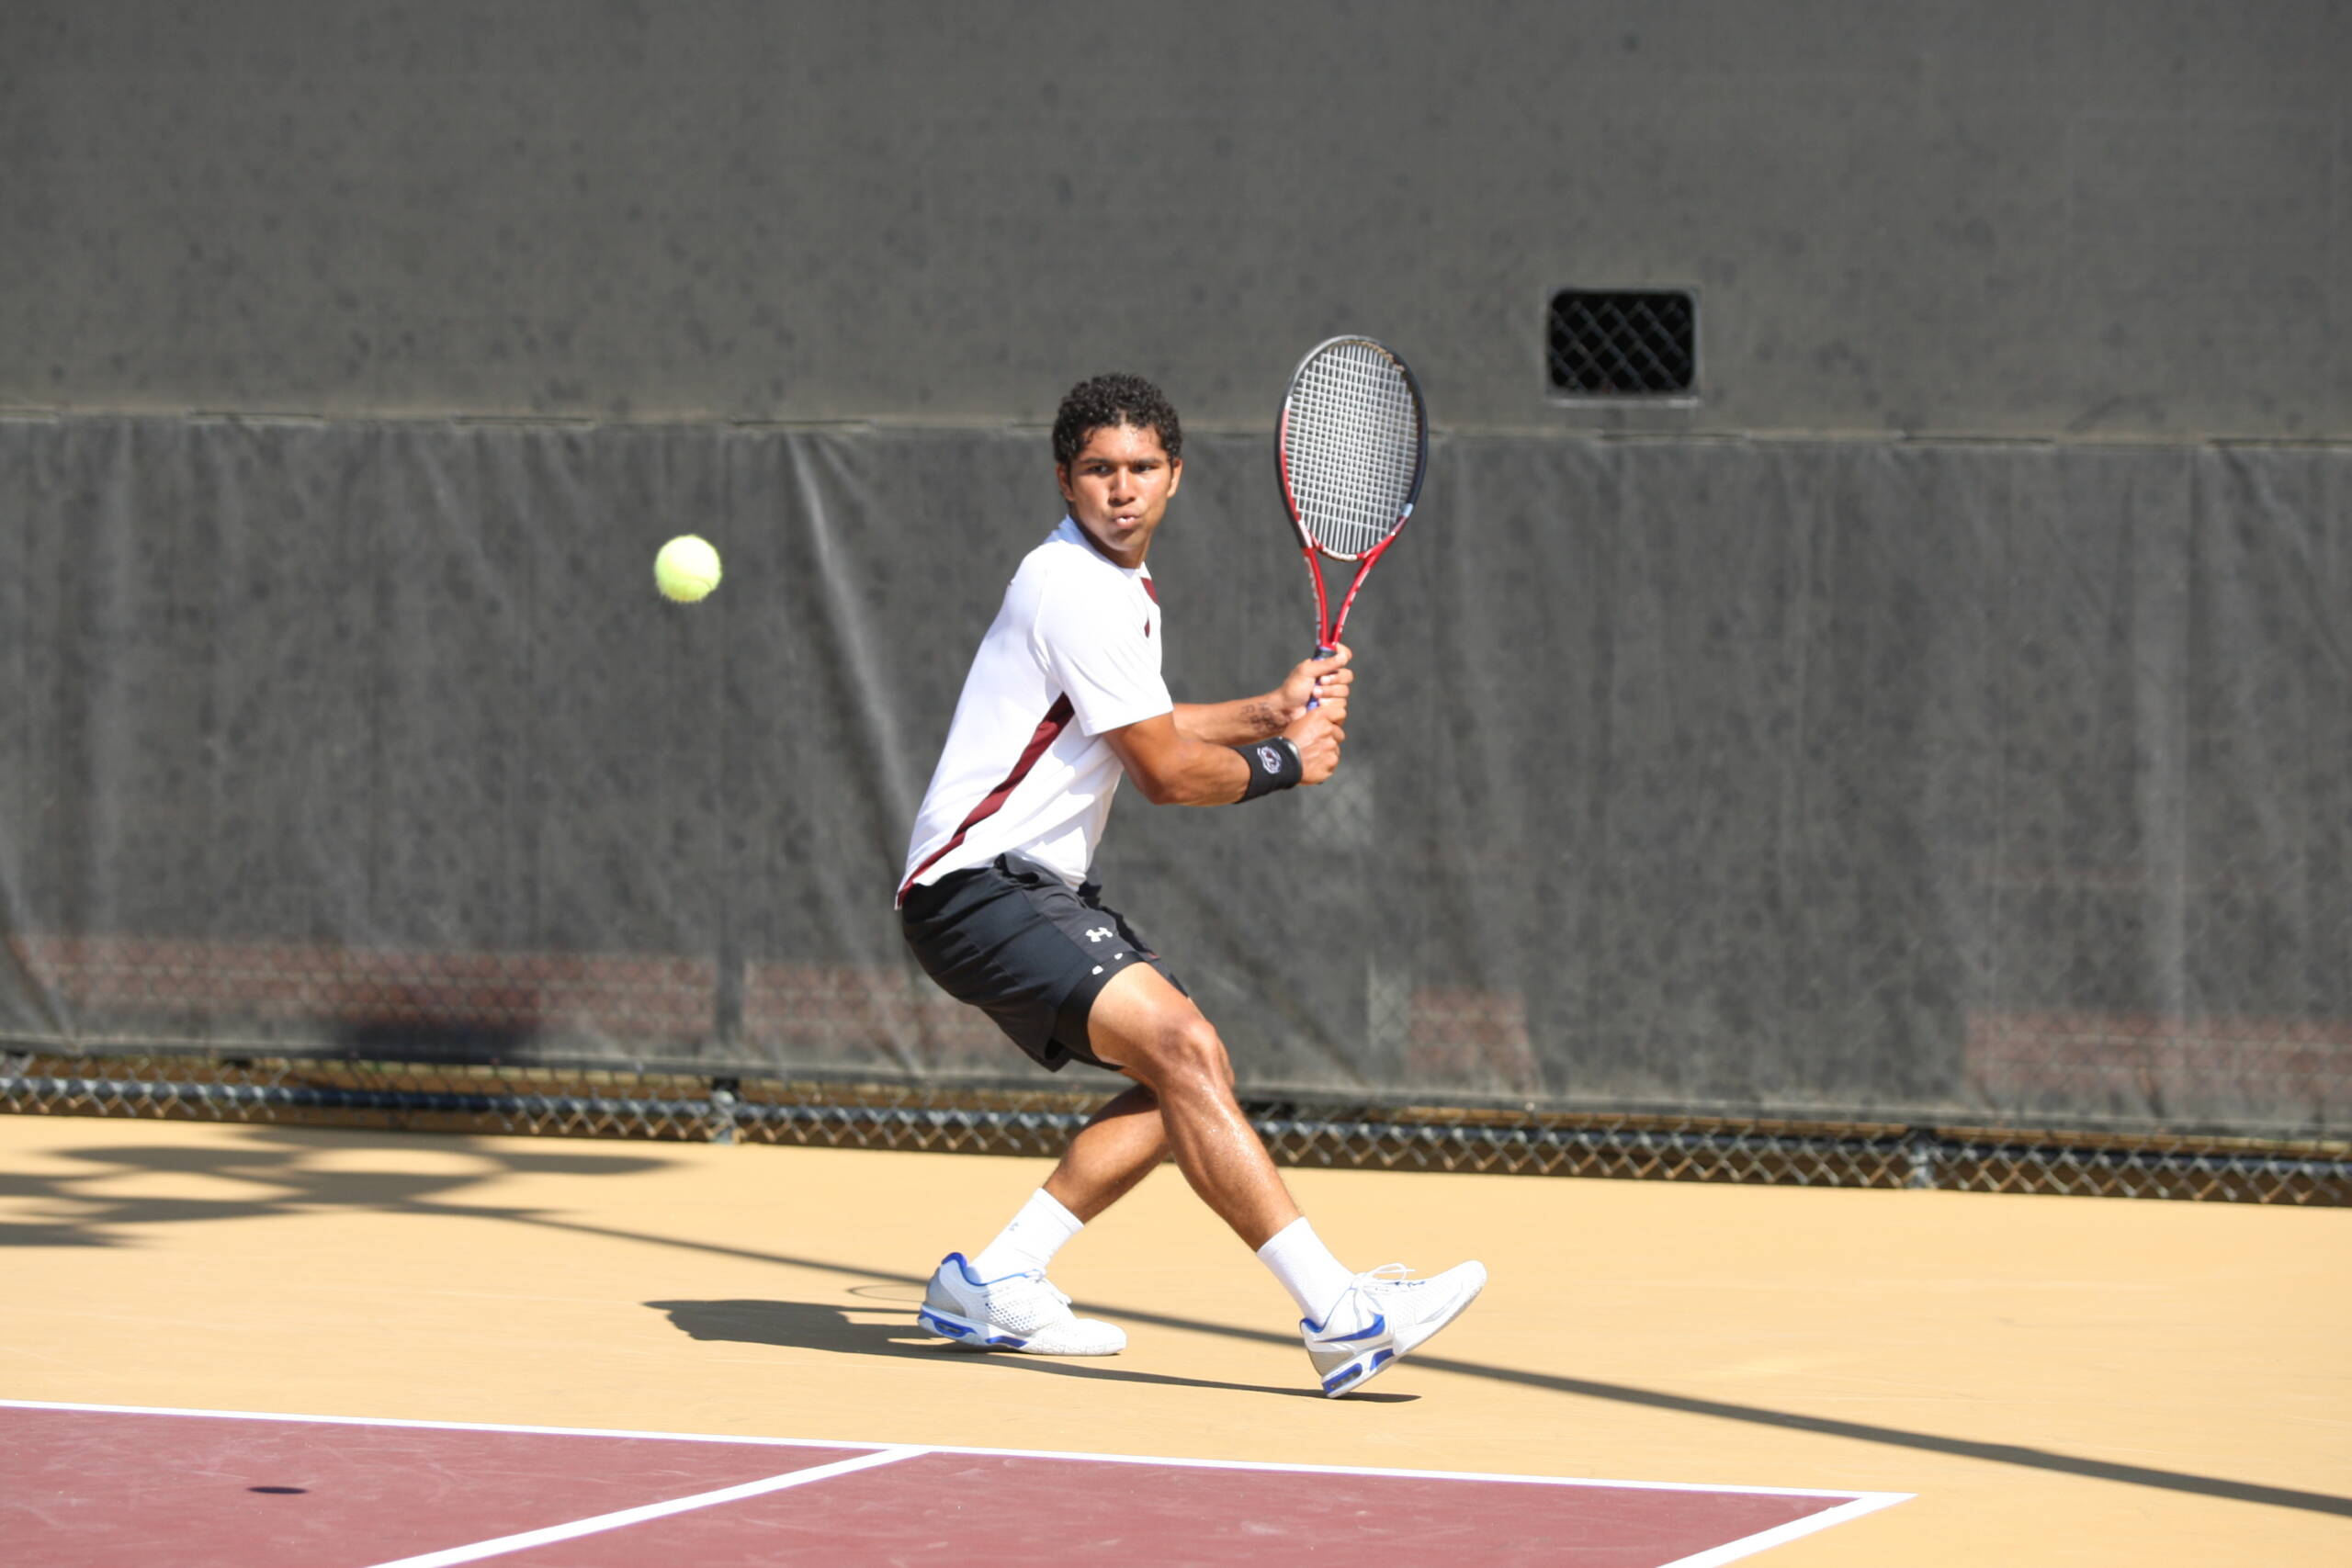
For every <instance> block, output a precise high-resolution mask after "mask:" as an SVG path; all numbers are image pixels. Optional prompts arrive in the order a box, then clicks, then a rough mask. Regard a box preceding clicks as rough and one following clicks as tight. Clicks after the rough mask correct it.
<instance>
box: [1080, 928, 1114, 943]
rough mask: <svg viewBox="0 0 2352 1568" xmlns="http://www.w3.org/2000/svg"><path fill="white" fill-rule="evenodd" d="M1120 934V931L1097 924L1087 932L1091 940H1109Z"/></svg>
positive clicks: (1087, 938)
mask: <svg viewBox="0 0 2352 1568" xmlns="http://www.w3.org/2000/svg"><path fill="white" fill-rule="evenodd" d="M1118 934H1119V933H1118V932H1116V931H1113V930H1112V929H1111V928H1110V927H1108V926H1096V927H1095V928H1094V929H1093V930H1092V931H1088V932H1087V933H1086V940H1087V941H1089V942H1108V941H1110V940H1111V939H1112V938H1113V937H1114V936H1116V935H1118Z"/></svg>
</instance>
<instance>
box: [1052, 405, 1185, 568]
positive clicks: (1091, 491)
mask: <svg viewBox="0 0 2352 1568" xmlns="http://www.w3.org/2000/svg"><path fill="white" fill-rule="evenodd" d="M1054 473H1055V474H1056V476H1057V477H1058V478H1059V479H1060V480H1061V486H1062V499H1063V500H1064V501H1066V502H1069V514H1070V517H1071V519H1072V520H1073V521H1074V522H1076V523H1077V524H1078V525H1079V526H1080V528H1083V529H1085V530H1086V536H1087V537H1088V538H1090V539H1091V540H1093V541H1094V547H1095V548H1096V549H1098V550H1101V551H1102V552H1103V554H1104V555H1106V556H1108V557H1110V558H1111V559H1113V560H1114V561H1116V562H1118V563H1119V564H1120V565H1121V566H1124V567H1129V568H1133V567H1138V566H1141V565H1142V564H1143V558H1144V552H1145V551H1146V550H1148V549H1149V548H1150V547H1151V535H1152V530H1154V529H1155V528H1158V527H1159V519H1160V518H1161V516H1163V515H1164V514H1165V513H1167V511H1168V500H1169V498H1170V496H1172V495H1174V494H1175V493H1176V486H1177V484H1178V482H1179V481H1180V480H1182V479H1183V477H1184V463H1183V459H1182V458H1180V457H1170V456H1169V455H1168V449H1167V448H1166V447H1164V446H1161V445H1160V444H1159V432H1158V431H1156V430H1138V429H1136V427H1135V426H1134V425H1132V424H1103V425H1097V426H1096V427H1095V428H1094V430H1093V432H1092V433H1091V434H1089V435H1088V436H1087V438H1086V445H1085V446H1081V447H1080V448H1079V450H1078V456H1077V457H1073V458H1071V459H1070V460H1069V462H1067V463H1062V464H1057V465H1056V466H1055V468H1054Z"/></svg>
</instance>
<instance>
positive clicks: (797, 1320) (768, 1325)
mask: <svg viewBox="0 0 2352 1568" xmlns="http://www.w3.org/2000/svg"><path fill="white" fill-rule="evenodd" d="M645 1304H646V1305H647V1306H650V1307H651V1308H653V1309H654V1310H655V1311H657V1312H662V1313H667V1314H669V1317H670V1322H671V1324H672V1325H673V1326H675V1327H677V1328H678V1329H680V1330H682V1331H684V1333H685V1334H687V1335H688V1336H689V1337H693V1338H695V1339H717V1340H726V1341H729V1342H731V1343H734V1344H738V1345H784V1346H792V1347H795V1348H799V1349H804V1350H830V1351H833V1352H835V1353H837V1354H841V1355H851V1356H888V1357H893V1358H899V1359H917V1360H930V1361H939V1362H946V1363H971V1362H977V1361H982V1360H985V1361H987V1362H989V1364H990V1365H993V1366H1000V1367H1014V1368H1018V1369H1020V1370H1021V1371H1033V1372H1043V1373H1046V1375H1048V1376H1059V1377H1079V1378H1098V1379H1109V1380H1112V1381H1115V1382H1137V1383H1151V1384H1155V1385H1158V1386H1160V1387H1164V1388H1214V1389H1223V1390H1226V1391H1228V1392H1238V1393H1272V1394H1280V1395H1283V1396H1284V1397H1287V1398H1299V1399H1320V1398H1322V1397H1323V1394H1322V1393H1321V1392H1320V1391H1318V1390H1316V1389H1312V1388H1295V1387H1294V1388H1277V1387H1274V1386H1272V1385H1270V1384H1266V1383H1247V1382H1224V1381H1222V1380H1219V1379H1215V1378H1186V1377H1177V1376H1175V1375H1173V1374H1171V1373H1168V1372H1147V1371H1135V1370H1131V1369H1128V1368H1124V1367H1120V1366H1118V1365H1116V1364H1115V1359H1114V1358H1111V1357H1101V1356H1088V1357H1070V1358H1059V1357H1046V1356H1023V1355H1018V1354H1012V1355H1008V1354H1004V1353H1001V1352H990V1353H988V1354H985V1355H983V1354H981V1353H978V1352H975V1351H971V1350H966V1349H962V1348H957V1347H956V1346H954V1345H951V1344H949V1343H947V1342H946V1341H945V1340H943V1339H941V1338H939V1337H937V1336H935V1335H932V1334H927V1333H925V1332H924V1331H923V1330H922V1328H920V1327H918V1326H917V1325H916V1324H915V1321H914V1318H913V1316H912V1314H904V1313H901V1312H900V1311H898V1310H893V1309H889V1308H882V1307H839V1306H826V1305H823V1304H822V1303H817V1302H775V1301H729V1302H648V1303H645ZM1348 1398H1349V1399H1350V1400H1351V1401H1352V1402H1358V1403H1362V1404H1409V1403H1410V1402H1412V1401H1413V1400H1415V1399H1418V1398H1419V1395H1418V1394H1411V1393H1370V1392H1366V1393H1353V1394H1350V1395H1349V1396H1348Z"/></svg>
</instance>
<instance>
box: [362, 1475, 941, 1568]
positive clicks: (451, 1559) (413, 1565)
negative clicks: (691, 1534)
mask: <svg viewBox="0 0 2352 1568" xmlns="http://www.w3.org/2000/svg"><path fill="white" fill-rule="evenodd" d="M930 1451H931V1450H928V1449H918V1448H904V1449H884V1450H880V1451H879V1452H876V1453H870V1454H860V1455H858V1456H857V1458H855V1459H844V1460H836V1461H833V1462H832V1463H831V1464H819V1465H811V1466H810V1467H809V1469H807V1470H793V1471H786V1472H785V1473H784V1474H782V1475H771V1476H769V1477H768V1478H767V1479H766V1480H764V1481H747V1482H745V1483H742V1484H741V1486H722V1487H720V1488H719V1489H718V1491H716V1492H697V1493H695V1495H693V1496H691V1497H673V1498H671V1499H670V1500H669V1501H668V1502H666V1503H648V1504H645V1505H644V1506H641V1507H636V1508H621V1509H617V1510H616V1511H615V1512H613V1513H609V1514H597V1515H595V1516H594V1517H590V1518H585V1519H573V1520H571V1522H569V1523H567V1524H560V1525H549V1526H548V1527H547V1528H546V1529H536V1530H521V1531H518V1532H517V1533H515V1534H514V1535H502V1536H496V1537H493V1538H492V1539H491V1540H477V1541H472V1542H469V1544H467V1545H465V1546H452V1547H449V1548H448V1549H447V1550H446V1551H426V1552H422V1553H419V1554H418V1555H417V1556H414V1557H401V1558H395V1559H393V1560H392V1561H390V1562H379V1563H376V1564H374V1565H373V1568H451V1565H452V1564H454V1563H458V1562H481V1560H482V1559H483V1558H485V1557H503V1556H504V1555H506V1553H508V1552H510V1551H525V1550H526V1549H528V1548H530V1547H534V1546H548V1545H551V1544H553V1543H554V1542H556V1541H559V1540H579V1539H580V1538H581V1537H582V1536H583V1535H599V1534H602V1533H603V1532H604V1531H605V1530H612V1529H620V1528H621V1527H622V1526H623V1525H634V1524H642V1523H644V1522H645V1521H646V1520H648V1519H661V1518H667V1517H670V1516H671V1515H673V1514H688V1513H692V1512H693V1511H694V1510H695V1509H696V1508H708V1507H714V1506H717V1505H718V1504H720V1503H740V1502H741V1501H742V1500H743V1499H744V1498H746V1497H764V1496H766V1495H768V1494H769V1493H771V1492H785V1491H788V1490H790V1489H791V1488H793V1487H795V1486H805V1485H807V1484H808V1483H810V1482H812V1481H831V1479H832V1478H833V1477H835V1476H837V1475H848V1474H850V1473H851V1472H854V1471H860V1470H873V1469H875V1468H876V1467H877V1466H880V1465H886V1464H896V1463H897V1462H898V1461H900V1460H902V1459H912V1458H914V1457H915V1456H916V1455H917V1454H922V1453H929V1452H930Z"/></svg>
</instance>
